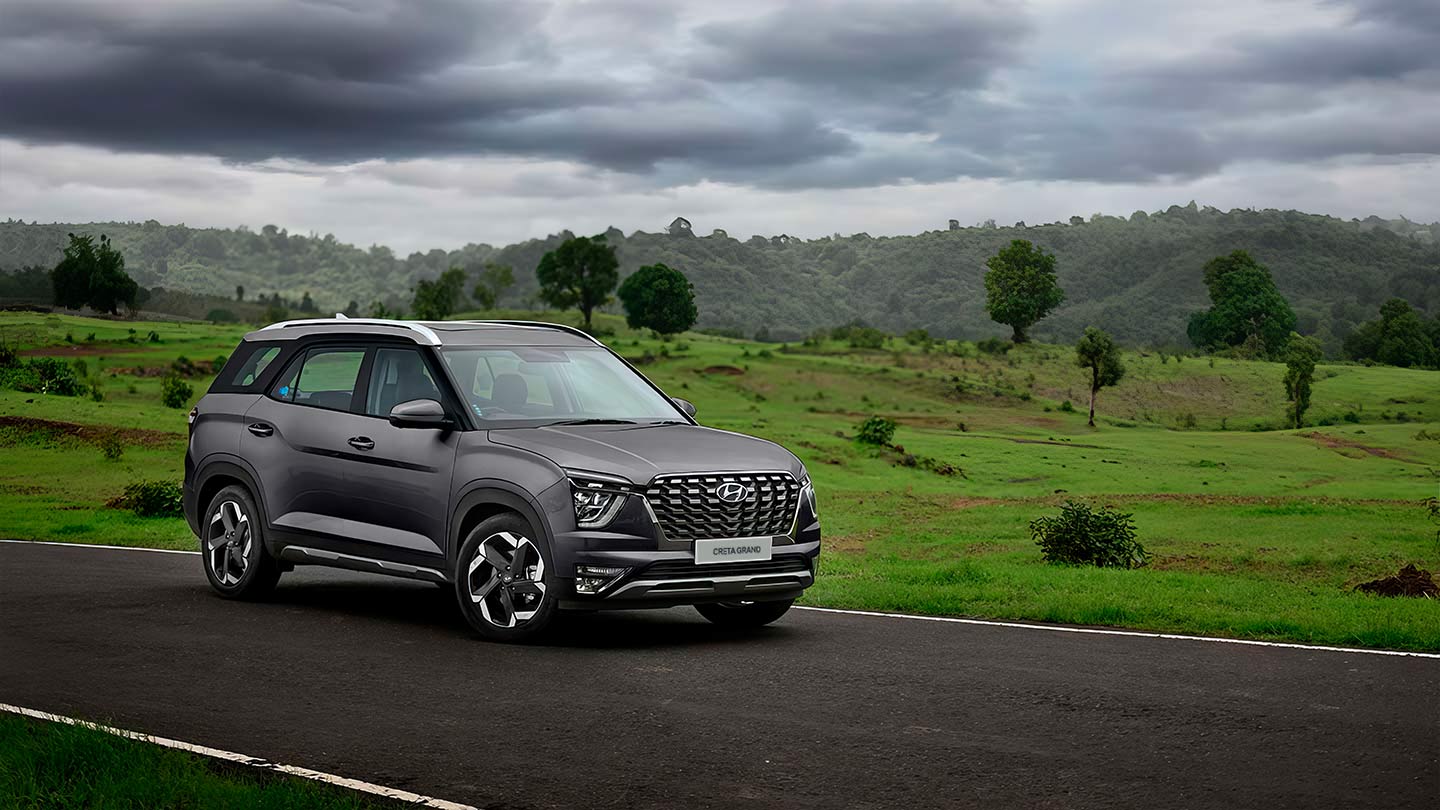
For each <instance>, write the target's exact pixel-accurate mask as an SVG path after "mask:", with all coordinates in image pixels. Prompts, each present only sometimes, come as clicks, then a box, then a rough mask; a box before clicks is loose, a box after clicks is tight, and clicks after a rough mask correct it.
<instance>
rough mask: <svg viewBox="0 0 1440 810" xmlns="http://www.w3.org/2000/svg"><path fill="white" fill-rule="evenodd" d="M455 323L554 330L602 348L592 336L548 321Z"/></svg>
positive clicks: (574, 328) (582, 330) (578, 329)
mask: <svg viewBox="0 0 1440 810" xmlns="http://www.w3.org/2000/svg"><path fill="white" fill-rule="evenodd" d="M455 323H480V324H486V323H491V324H500V325H502V326H521V327H526V328H529V329H556V330H559V331H561V332H569V333H570V334H572V335H579V336H580V337H583V338H585V339H586V340H588V341H590V342H591V343H594V344H595V345H597V346H604V345H605V344H604V343H601V342H600V341H599V340H598V339H597V338H596V337H595V336H594V335H592V334H590V333H589V332H586V331H585V330H584V329H580V328H577V327H574V326H567V325H565V324H563V323H549V322H548V321H504V320H501V321H455Z"/></svg>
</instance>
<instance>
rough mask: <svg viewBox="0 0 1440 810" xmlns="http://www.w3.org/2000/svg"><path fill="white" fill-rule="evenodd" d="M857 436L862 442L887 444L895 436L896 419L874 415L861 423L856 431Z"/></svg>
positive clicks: (882, 445)
mask: <svg viewBox="0 0 1440 810" xmlns="http://www.w3.org/2000/svg"><path fill="white" fill-rule="evenodd" d="M855 438H856V439H858V440H859V441H860V443H861V444H875V445H879V446H881V447H884V446H887V445H889V444H890V440H891V439H893V438H895V420H893V419H886V418H885V417H883V416H872V417H870V418H869V419H866V420H865V421H864V422H861V423H860V429H859V430H858V431H856V433H855Z"/></svg>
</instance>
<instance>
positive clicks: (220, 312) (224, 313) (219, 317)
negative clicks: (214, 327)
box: [205, 309, 240, 323]
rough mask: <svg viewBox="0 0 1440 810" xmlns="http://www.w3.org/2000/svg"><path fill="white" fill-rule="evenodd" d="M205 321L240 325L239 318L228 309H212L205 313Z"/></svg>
mask: <svg viewBox="0 0 1440 810" xmlns="http://www.w3.org/2000/svg"><path fill="white" fill-rule="evenodd" d="M205 320H207V321H209V322H211V323H238V322H239V321H240V319H239V318H237V317H235V313H233V312H231V311H230V310H228V309H212V310H210V311H209V312H207V313H205Z"/></svg>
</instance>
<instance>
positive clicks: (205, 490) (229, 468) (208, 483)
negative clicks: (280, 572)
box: [191, 456, 271, 543]
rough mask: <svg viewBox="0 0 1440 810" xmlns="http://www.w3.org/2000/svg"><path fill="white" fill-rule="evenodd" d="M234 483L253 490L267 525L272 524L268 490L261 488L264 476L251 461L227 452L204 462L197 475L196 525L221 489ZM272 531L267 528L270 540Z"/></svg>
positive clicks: (251, 495)
mask: <svg viewBox="0 0 1440 810" xmlns="http://www.w3.org/2000/svg"><path fill="white" fill-rule="evenodd" d="M232 484H239V485H240V486H243V487H245V489H246V490H248V491H249V493H250V497H251V498H252V499H254V501H255V505H256V506H259V507H260V513H261V517H262V518H264V521H263V522H264V523H265V528H266V529H268V528H269V520H270V510H269V509H267V508H266V507H265V493H264V492H263V491H262V490H261V489H260V480H259V478H257V477H256V476H255V474H254V472H253V471H252V470H250V469H249V467H248V465H246V464H245V462H244V461H242V460H241V459H239V458H235V457H231V456H223V457H220V458H214V457H212V458H209V459H206V460H205V461H204V462H202V463H201V465H200V469H199V472H197V473H196V475H195V525H194V526H191V528H192V529H195V528H196V527H197V526H198V525H199V524H200V523H201V522H203V520H204V514H205V510H206V509H208V508H209V507H210V501H211V499H213V498H214V497H215V494H216V493H218V492H219V491H220V490H222V489H224V488H225V487H227V486H230V485H232ZM270 534H271V533H270V532H268V531H267V532H265V539H266V541H267V543H268V541H269V539H270Z"/></svg>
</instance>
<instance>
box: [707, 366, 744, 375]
mask: <svg viewBox="0 0 1440 810" xmlns="http://www.w3.org/2000/svg"><path fill="white" fill-rule="evenodd" d="M700 373H701V374H725V375H728V376H731V377H739V376H741V375H742V374H744V373H745V370H744V369H742V368H736V367H734V366H706V367H705V368H704V369H703V370H702V371H701V372H700Z"/></svg>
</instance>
